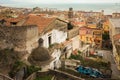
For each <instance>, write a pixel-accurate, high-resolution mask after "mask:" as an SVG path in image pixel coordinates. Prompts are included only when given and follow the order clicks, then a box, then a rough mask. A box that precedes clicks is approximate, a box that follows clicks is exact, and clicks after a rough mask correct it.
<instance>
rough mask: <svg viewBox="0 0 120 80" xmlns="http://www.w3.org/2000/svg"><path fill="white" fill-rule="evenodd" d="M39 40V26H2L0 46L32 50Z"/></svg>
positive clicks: (17, 49) (18, 49) (2, 47)
mask: <svg viewBox="0 0 120 80" xmlns="http://www.w3.org/2000/svg"><path fill="white" fill-rule="evenodd" d="M37 40H38V28H37V26H34V25H31V26H12V27H7V26H0V48H1V49H5V48H10V49H11V48H13V49H14V50H15V51H30V50H31V49H32V48H34V47H35V45H37V44H36V41H37Z"/></svg>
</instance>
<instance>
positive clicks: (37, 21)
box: [23, 15, 55, 33]
mask: <svg viewBox="0 0 120 80" xmlns="http://www.w3.org/2000/svg"><path fill="white" fill-rule="evenodd" d="M53 20H55V18H45V17H42V16H40V15H29V16H28V17H27V18H26V21H25V22H24V24H23V25H37V26H38V29H39V33H41V32H42V31H43V30H44V29H45V28H46V27H48V25H49V24H50V23H51V22H52V21H53Z"/></svg>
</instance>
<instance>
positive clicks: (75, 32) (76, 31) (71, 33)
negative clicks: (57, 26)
mask: <svg viewBox="0 0 120 80" xmlns="http://www.w3.org/2000/svg"><path fill="white" fill-rule="evenodd" d="M78 34H79V27H76V28H73V29H71V30H69V31H68V39H71V38H73V37H75V36H77V35H78Z"/></svg>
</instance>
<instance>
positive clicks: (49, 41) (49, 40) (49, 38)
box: [48, 36, 51, 46]
mask: <svg viewBox="0 0 120 80" xmlns="http://www.w3.org/2000/svg"><path fill="white" fill-rule="evenodd" d="M48 44H49V46H50V45H51V36H49V37H48Z"/></svg>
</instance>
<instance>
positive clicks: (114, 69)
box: [99, 50, 120, 80]
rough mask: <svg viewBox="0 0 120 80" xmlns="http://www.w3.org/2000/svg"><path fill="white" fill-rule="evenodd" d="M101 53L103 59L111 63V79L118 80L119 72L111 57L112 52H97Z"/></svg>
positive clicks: (119, 78)
mask: <svg viewBox="0 0 120 80" xmlns="http://www.w3.org/2000/svg"><path fill="white" fill-rule="evenodd" d="M99 51H100V52H101V53H103V59H105V60H107V61H110V62H111V69H112V79H117V80H120V71H119V70H118V69H117V66H116V63H115V61H114V58H113V56H112V52H111V51H108V50H99Z"/></svg>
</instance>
